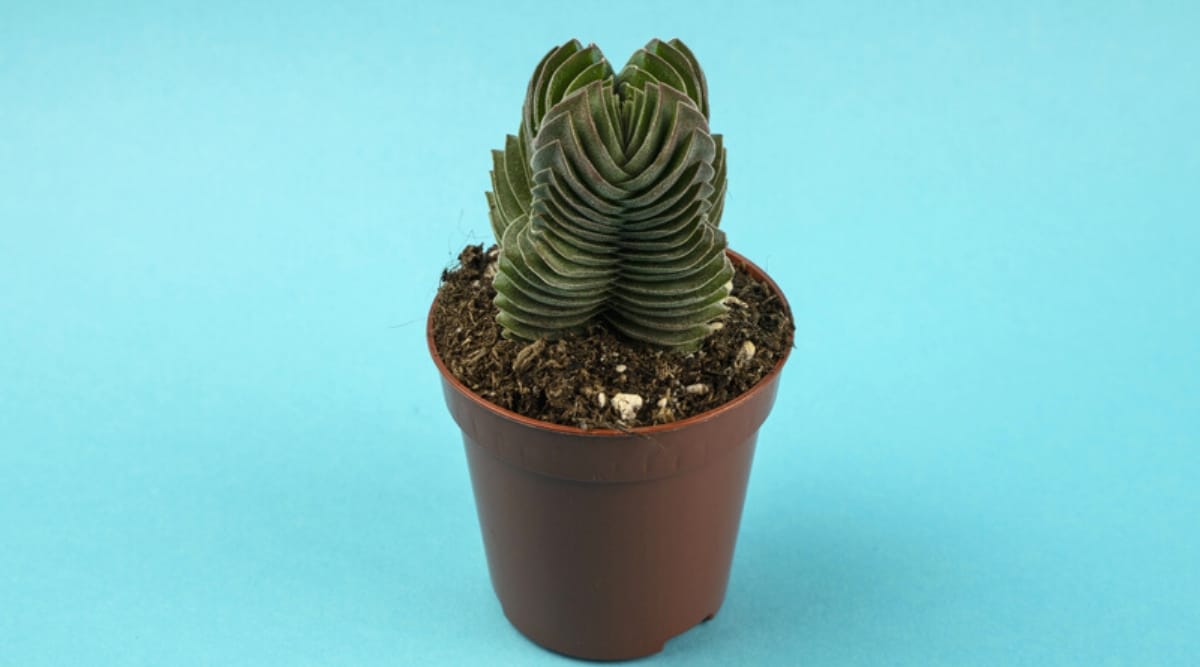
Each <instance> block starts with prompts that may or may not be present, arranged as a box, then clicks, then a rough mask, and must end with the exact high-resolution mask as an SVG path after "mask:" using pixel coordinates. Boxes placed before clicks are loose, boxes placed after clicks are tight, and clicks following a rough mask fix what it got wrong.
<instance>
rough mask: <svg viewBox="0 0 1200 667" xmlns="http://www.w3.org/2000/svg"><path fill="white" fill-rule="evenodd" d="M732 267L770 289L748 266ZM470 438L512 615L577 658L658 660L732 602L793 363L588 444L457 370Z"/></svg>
mask: <svg viewBox="0 0 1200 667" xmlns="http://www.w3.org/2000/svg"><path fill="white" fill-rule="evenodd" d="M729 256H730V259H731V260H733V262H734V263H735V264H737V265H739V266H740V267H742V268H743V269H744V270H746V271H747V272H748V273H749V274H750V275H752V276H754V277H755V278H757V279H758V280H761V281H764V282H765V283H766V284H767V285H768V286H769V287H770V288H771V289H772V290H773V291H774V292H775V293H776V294H777V295H779V299H780V300H781V301H782V302H783V304H784V307H785V308H786V307H787V302H786V300H784V297H783V293H782V292H781V291H780V290H779V287H778V286H777V285H776V284H775V283H774V282H773V281H771V279H770V278H769V277H768V276H767V275H766V274H765V273H763V271H762V270H761V269H759V268H758V267H757V266H755V265H754V264H752V263H750V262H749V261H747V260H746V259H745V258H744V257H742V256H740V255H738V254H736V253H734V252H732V251H730V252H729ZM429 321H430V328H429V330H428V332H427V338H428V341H429V349H430V352H431V353H432V355H433V359H434V362H435V363H436V364H437V367H438V370H439V371H440V372H441V374H442V388H443V393H444V394H445V398H446V404H447V406H448V407H449V408H450V413H451V414H452V415H453V416H454V420H455V421H456V422H457V423H458V425H459V427H460V428H461V429H462V433H463V443H464V444H465V446H466V451H467V463H468V465H469V468H470V474H471V484H472V486H473V488H474V491H475V505H476V508H477V510H478V513H479V524H480V528H481V529H482V531H483V543H484V549H485V551H486V553H487V561H488V569H489V571H490V573H491V578H492V586H493V588H495V590H496V595H497V597H499V599H500V604H501V606H502V607H503V609H504V614H505V616H507V617H508V619H509V621H510V622H511V623H512V624H513V625H514V626H515V627H516V628H517V629H518V630H520V631H521V632H522V633H523V634H524V635H525V636H526V637H528V638H530V639H531V640H533V641H534V642H536V643H538V644H540V645H542V646H543V647H545V648H548V649H550V650H552V651H557V652H559V653H563V654H566V655H570V656H575V657H580V658H588V659H592V660H621V659H627V658H636V657H640V656H645V655H649V654H652V653H657V652H659V651H661V650H662V648H663V644H664V643H665V642H666V641H667V640H668V639H670V638H672V637H674V636H676V635H678V634H680V633H682V632H684V631H685V630H687V629H689V628H691V627H693V626H695V625H697V624H698V623H700V622H702V621H706V620H708V619H710V618H712V617H713V615H714V614H716V613H717V610H718V609H719V608H720V607H721V602H722V601H723V600H724V597H725V587H726V583H727V582H728V580H729V567H730V563H731V561H732V559H733V548H734V543H735V541H736V539H737V532H738V523H739V521H740V520H741V514H742V504H743V501H744V499H745V496H746V483H747V480H748V479H749V475H750V463H751V460H752V458H753V456H754V445H755V440H756V439H757V435H758V428H759V426H760V425H762V423H763V420H765V419H766V417H767V413H768V412H770V410H771V406H772V404H773V403H774V401H775V393H776V389H777V388H778V386H779V374H780V371H781V370H782V368H783V364H784V362H785V361H786V360H787V355H786V353H785V355H784V357H783V358H781V359H780V360H779V363H778V364H776V366H775V368H774V369H773V370H772V371H771V372H770V374H768V375H767V376H766V377H765V378H763V379H762V380H761V381H760V382H759V383H758V384H756V385H755V386H754V387H752V388H751V389H750V390H749V391H748V392H746V393H744V394H742V395H741V396H738V397H737V398H735V399H734V400H732V401H730V402H728V403H726V404H724V405H722V406H720V407H718V408H715V409H713V410H710V411H708V412H704V413H702V414H699V415H696V416H694V417H691V418H688V419H684V420H681V421H678V422H674V423H671V424H663V425H660V426H652V427H645V428H637V429H633V430H632V431H630V432H621V431H614V430H591V431H584V430H581V429H578V428H574V427H570V426H559V425H556V424H549V423H546V422H541V421H537V420H534V419H530V418H528V417H523V416H521V415H518V414H516V413H514V412H511V411H509V410H505V409H503V408H500V407H498V406H496V405H494V404H492V403H489V402H488V401H486V400H484V399H483V398H480V397H479V396H477V395H476V394H474V393H472V392H471V391H470V390H469V389H467V388H466V387H465V386H464V385H463V384H462V383H460V382H459V381H458V380H457V379H456V378H455V377H454V376H453V375H451V374H450V373H449V371H447V370H446V367H445V365H444V364H443V363H442V360H441V358H440V357H439V355H438V351H437V349H436V347H435V346H434V342H433V335H432V321H433V311H432V309H431V310H430V320H429Z"/></svg>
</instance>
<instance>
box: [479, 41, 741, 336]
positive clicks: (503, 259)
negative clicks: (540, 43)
mask: <svg viewBox="0 0 1200 667" xmlns="http://www.w3.org/2000/svg"><path fill="white" fill-rule="evenodd" d="M493 161H494V168H493V171H492V173H491V175H492V191H491V192H488V193H487V200H488V207H489V212H490V216H491V222H492V229H493V231H494V232H495V235H496V239H497V240H498V242H499V244H500V258H499V263H498V267H497V269H498V270H497V273H496V277H495V279H494V285H495V288H496V292H497V295H496V299H495V303H496V306H497V309H498V311H499V314H498V316H497V321H498V322H499V323H500V325H501V326H502V327H503V329H504V333H505V335H506V336H507V337H509V338H515V339H522V340H535V339H539V338H547V339H555V338H559V337H561V336H562V335H564V334H566V333H568V332H571V331H578V330H581V329H583V328H585V327H586V326H588V325H589V324H591V323H593V322H596V321H603V322H606V323H608V324H609V325H610V326H611V327H612V328H613V329H615V330H616V331H618V332H620V333H622V334H624V335H626V336H628V337H630V338H634V339H638V340H642V341H647V342H649V343H653V344H656V345H660V346H663V347H671V348H682V349H692V348H696V347H698V346H699V345H700V343H701V342H702V340H703V339H704V337H705V336H707V335H708V334H709V333H711V332H712V331H713V329H714V327H713V324H714V322H716V321H717V320H719V319H720V318H721V316H722V315H723V314H724V313H725V310H726V306H725V299H726V298H727V297H728V296H729V293H730V290H731V287H732V278H733V267H732V265H731V264H730V263H729V260H728V258H727V257H726V255H725V235H724V233H723V232H721V231H720V230H719V229H718V224H719V222H720V218H721V210H722V205H723V203H724V196H725V149H724V147H723V146H722V143H721V135H719V134H711V133H710V132H709V129H708V90H707V87H706V84H705V80H704V74H703V73H702V72H701V70H700V65H699V64H698V63H697V62H696V58H695V56H693V55H692V52H691V51H690V50H689V49H688V48H687V46H685V45H684V44H683V42H680V41H679V40H675V39H673V40H671V41H669V42H662V41H659V40H657V39H656V40H651V41H650V42H649V43H648V44H646V46H645V47H643V48H642V49H640V50H639V51H637V52H636V53H634V54H633V56H632V57H631V58H630V59H629V62H628V64H626V65H625V67H624V68H623V69H622V70H621V71H620V73H616V74H614V72H613V69H612V67H611V66H610V65H609V63H608V61H607V60H606V59H605V58H604V55H603V54H602V53H601V52H600V49H598V48H597V47H596V46H595V45H591V46H588V47H586V48H585V47H583V46H582V45H581V44H580V43H579V42H578V41H576V40H572V41H570V42H567V43H566V44H563V45H562V46H559V47H557V48H554V49H552V50H551V51H550V52H549V53H548V54H546V56H545V57H544V58H542V60H541V62H540V63H538V66H537V68H536V69H535V70H534V73H533V77H532V79H531V80H530V82H529V88H528V91H527V92H526V96H525V105H524V109H523V114H522V119H521V125H520V128H519V130H518V132H517V134H516V136H513V135H508V137H507V138H506V140H505V144H504V150H502V151H493Z"/></svg>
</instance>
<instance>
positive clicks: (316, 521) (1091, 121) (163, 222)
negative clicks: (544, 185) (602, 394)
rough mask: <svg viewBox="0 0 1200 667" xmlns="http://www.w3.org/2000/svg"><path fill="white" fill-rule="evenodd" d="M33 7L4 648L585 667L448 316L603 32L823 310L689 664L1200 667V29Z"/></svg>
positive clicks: (5, 215) (194, 6) (1148, 11)
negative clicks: (541, 638) (557, 60)
mask: <svg viewBox="0 0 1200 667" xmlns="http://www.w3.org/2000/svg"><path fill="white" fill-rule="evenodd" d="M23 4H24V6H21V4H19V3H15V2H9V3H4V5H3V7H2V8H0V232H2V234H0V664H3V665H6V666H7V665H20V666H22V667H24V666H32V665H67V664H89V665H107V664H120V665H217V664H219V665H267V664H289V665H374V664H379V665H384V664H387V665H395V664H423V665H424V664H428V665H441V664H447V665H449V664H485V663H486V664H496V665H536V664H562V663H564V662H565V660H564V659H563V658H560V657H558V656H555V655H552V654H549V653H546V652H543V651H541V650H540V649H538V648H536V647H535V646H534V645H532V644H530V643H528V642H527V641H525V640H524V639H523V638H522V637H521V636H520V635H518V634H517V633H516V632H515V631H514V630H513V629H512V628H511V627H510V626H509V625H508V623H507V622H506V621H505V620H504V618H503V616H502V615H501V612H500V608H499V605H498V603H497V602H496V600H495V597H494V595H493V593H492V591H491V589H490V585H489V583H488V580H487V573H486V568H485V563H484V558H483V553H482V546H481V541H480V538H479V533H478V526H477V523H476V519H475V512H474V506H473V501H472V498H471V494H470V487H469V483H468V479H467V474H466V466H465V462H464V458H463V453H462V449H461V444H460V441H459V436H458V432H457V429H456V428H455V426H454V425H453V423H452V421H451V420H450V417H449V416H448V414H447V413H446V412H445V410H444V407H443V405H442V398H441V395H440V393H439V386H438V378H437V374H436V371H435V370H434V368H433V365H432V363H431V362H430V360H429V358H428V355H427V353H426V350H425V343H424V332H423V318H424V316H425V313H426V311H427V308H428V306H429V303H430V300H431V298H432V297H433V295H434V292H435V289H436V284H437V279H438V275H439V273H440V271H441V270H442V269H443V268H444V267H446V266H448V265H450V264H451V263H452V262H453V259H454V257H455V256H456V254H457V252H458V250H459V249H461V248H462V246H463V245H465V244H467V243H477V242H490V238H489V236H490V232H489V228H488V224H487V218H486V205H485V202H484V198H483V194H482V193H483V191H484V190H485V189H486V188H487V187H488V176H487V171H488V169H489V167H490V157H489V153H488V151H489V150H490V149H492V148H495V147H499V146H500V145H501V142H502V140H503V136H504V134H505V133H506V132H511V131H514V130H515V129H516V126H517V122H518V118H519V108H520V104H521V101H522V98H523V94H524V89H525V85H526V80H527V77H528V76H529V74H530V72H531V71H532V68H533V66H534V64H535V63H536V62H537V60H538V59H539V58H540V57H541V56H542V54H543V53H544V52H545V51H546V50H547V49H549V48H550V47H551V46H552V45H554V44H556V43H560V42H562V41H564V40H565V39H567V38H569V37H572V36H577V37H579V38H581V39H583V40H584V41H595V42H597V43H598V44H600V46H601V47H602V48H603V49H605V51H606V52H607V53H608V55H609V56H610V58H611V59H612V60H613V61H615V62H616V63H617V64H618V65H619V64H620V63H623V62H624V61H625V59H626V57H627V56H628V54H629V53H631V52H632V51H633V50H634V49H636V48H637V47H639V46H640V45H641V44H643V43H644V42H645V41H646V40H647V39H649V38H650V37H653V36H661V37H664V38H666V37H672V36H679V37H682V38H684V39H685V40H686V41H687V42H688V43H689V44H690V45H691V46H692V48H693V49H694V50H695V51H696V53H697V54H698V56H699V58H700V60H701V62H702V63H703V65H704V66H705V68H706V70H707V73H708V77H709V84H710V88H711V91H712V108H713V114H712V115H713V127H714V129H715V130H716V131H720V132H723V133H724V134H725V135H726V137H727V145H728V146H729V162H730V191H729V198H728V204H727V208H726V211H725V218H724V227H725V229H726V230H727V232H728V234H729V237H730V239H731V245H732V247H734V248H735V249H737V250H739V251H741V252H742V253H744V254H746V255H748V256H749V257H751V258H752V259H754V260H755V261H756V262H758V263H759V264H761V265H762V266H764V267H766V268H767V269H768V270H769V271H770V272H771V273H772V275H773V276H774V277H775V278H776V280H777V281H778V282H779V283H780V284H781V285H782V286H783V288H784V289H785V291H786V292H787V294H788V296H789V297H790V299H791V301H792V304H793V306H794V308H795V311H796V314H797V318H798V324H799V330H798V336H797V346H796V350H795V352H794V354H793V356H792V360H791V362H790V365H789V367H788V369H787V371H786V372H785V374H784V382H783V386H782V391H781V395H780V397H779V403H778V406H777V409H776V411H775V413H774V414H773V415H772V418H771V419H770V420H769V421H768V423H767V424H766V426H765V427H764V428H763V430H762V433H761V439H760V446H759V452H758V456H757V461H756V464H755V470H754V473H753V478H752V480H751V488H750V492H749V496H748V499H747V504H746V510H745V518H744V521H743V525H742V532H741V538H740V542H739V545H738V552H737V556H736V559H735V563H734V568H733V573H732V579H731V583H730V589H729V595H728V599H727V601H726V604H725V606H724V608H723V610H722V613H721V614H720V615H719V616H718V617H717V620H716V621H715V622H714V623H710V624H707V625H705V626H703V627H701V628H698V629H696V630H694V631H692V632H689V633H687V634H685V635H683V636H682V637H680V638H678V639H676V640H674V641H672V642H670V643H669V644H668V646H667V648H666V651H665V653H663V654H662V655H661V656H660V657H659V658H657V659H655V661H654V662H653V663H648V664H687V665H730V664H739V663H745V664H767V663H769V662H770V661H771V660H775V661H777V662H779V663H780V664H812V665H818V664H821V665H824V664H830V665H834V664H847V665H881V664H887V665H896V664H912V665H963V664H976V665H1013V664H1029V665H1051V664H1077V665H1169V664H1196V661H1197V660H1200V658H1198V654H1200V511H1198V510H1200V490H1198V487H1197V479H1198V478H1200V295H1198V285H1200V204H1198V203H1197V186H1198V185H1200V121H1198V120H1197V119H1198V118H1200V83H1198V82H1200V47H1198V46H1197V35H1198V34H1200V10H1198V6H1197V5H1196V4H1194V3H1186V2H1183V3H1166V2H1164V3H1141V2H1125V3H1096V2H1082V3H1059V5H1060V6H1058V7H1056V8H1050V7H1045V6H1043V4H1044V3H1042V2H1028V3H1011V4H1006V3H998V4H1004V6H1003V7H996V8H993V9H990V10H978V9H966V8H964V7H962V6H960V5H961V4H962V3H932V2H928V3H926V2H922V3H912V4H903V5H895V6H889V7H887V8H882V7H879V6H875V4H874V3H869V4H861V5H845V4H843V3H830V4H828V5H807V4H806V5H804V6H800V5H792V4H784V3H778V4H763V3H753V2H741V3H707V2H689V3H681V4H676V5H657V4H655V5H653V6H648V7H643V6H641V4H642V3H623V2H606V3H576V2H572V3H562V4H560V5H559V6H557V7H555V8H554V9H547V7H549V5H546V4H543V3H540V2H506V3H504V6H503V9H497V8H493V6H492V5H488V6H483V5H480V6H470V5H460V6H447V7H437V8H435V7H432V6H431V5H434V4H437V3H427V2H425V3H408V4H404V3H400V4H396V3H380V4H369V5H353V6H350V5H347V6H336V7H335V6H328V5H326V3H315V4H301V5H296V6H291V5H290V4H289V3H278V4H262V5H257V6H240V7H234V6H232V5H231V6H228V7H224V8H218V7H214V6H211V5H210V4H209V3H181V4H177V5H174V6H173V7H172V8H162V7H157V6H154V5H157V4H158V3H154V4H153V5H151V4H147V5H145V6H136V5H128V6H127V7H126V8H125V9H121V10H115V9H113V8H111V7H110V8H100V7H92V6H89V5H85V4H82V3H81V4H79V5H71V4H58V3H23ZM733 4H736V5H737V6H736V7H734V6H733ZM497 6H498V3H497Z"/></svg>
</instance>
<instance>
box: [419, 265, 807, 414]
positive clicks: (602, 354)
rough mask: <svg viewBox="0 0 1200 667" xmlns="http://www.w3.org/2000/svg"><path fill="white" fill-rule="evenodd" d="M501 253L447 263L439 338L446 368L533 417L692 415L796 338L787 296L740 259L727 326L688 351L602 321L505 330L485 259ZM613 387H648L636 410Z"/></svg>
mask: <svg viewBox="0 0 1200 667" xmlns="http://www.w3.org/2000/svg"><path fill="white" fill-rule="evenodd" d="M495 259H496V249H495V247H493V248H491V249H489V250H487V251H485V250H484V248H483V246H482V245H476V246H467V247H466V248H465V249H464V250H463V252H462V254H461V255H459V266H458V267H456V268H454V269H451V270H447V271H445V272H443V274H442V284H441V286H440V287H439V289H438V297H437V303H436V305H435V308H434V313H433V336H434V344H435V345H436V346H437V349H438V352H439V354H440V355H441V357H442V362H443V363H444V364H445V365H446V368H448V369H449V370H450V372H451V373H453V374H454V375H455V377H457V378H458V379H459V381H461V382H462V383H463V384H465V385H466V386H467V387H469V388H470V389H471V391H474V392H475V393H476V394H478V395H480V396H482V397H483V398H485V399H487V400H488V401H491V402H492V403H495V404H496V405H499V406H501V407H504V408H507V409H509V410H512V411H513V412H516V413H518V414H521V415H525V416H527V417H531V418H533V419H538V420H541V421H547V422H553V423H556V424H566V425H570V426H577V427H580V428H584V429H590V428H617V429H628V428H633V427H637V426H648V425H651V424H663V423H667V422H672V421H675V420H678V419H684V418H687V417H691V416H693V415H697V414H700V413H701V412H705V411H706V410H711V409H712V408H715V407H717V406H719V405H721V404H723V403H726V402H728V401H730V400H732V399H733V398H736V397H737V396H738V395H740V394H742V393H743V392H745V391H746V390H748V389H749V388H750V387H752V386H754V384H755V383H757V382H758V381H759V380H761V379H762V378H763V377H764V376H765V375H766V374H767V373H769V372H770V371H771V369H772V368H774V366H775V363H776V362H777V361H778V360H779V359H780V358H781V357H782V356H783V355H784V354H785V353H786V352H787V349H788V347H789V346H791V344H792V331H793V327H792V322H791V318H790V317H789V316H788V313H787V312H786V311H785V310H784V308H783V304H782V303H780V301H779V299H778V298H777V297H776V296H775V295H774V294H773V293H772V292H771V291H770V290H769V289H768V288H767V287H766V286H765V285H763V284H762V283H759V282H757V281H755V280H754V279H752V278H750V277H749V276H747V275H746V274H744V273H743V272H742V271H741V270H740V269H739V270H738V272H737V275H736V276H735V277H734V280H733V296H734V297H736V299H737V300H734V301H731V306H730V309H729V313H728V315H727V316H726V319H725V320H724V327H723V328H722V329H721V330H719V331H717V332H715V333H714V334H712V335H711V336H709V337H708V338H707V339H705V341H704V344H703V345H702V346H701V348H700V349H699V350H697V351H695V352H692V353H681V352H676V351H672V350H663V349H659V348H656V347H653V346H650V345H646V344H644V343H639V342H636V341H630V340H627V339H625V338H622V337H618V336H617V335H616V334H614V333H613V332H612V331H610V330H609V329H608V328H607V327H605V326H603V325H595V326H593V327H591V328H589V329H588V330H587V331H585V332H582V333H580V334H572V335H568V336H566V337H564V338H563V339H561V340H558V341H543V340H539V341H536V342H533V343H527V342H522V341H512V340H508V339H505V338H502V337H501V329H500V325H498V324H496V320H495V316H496V307H495V306H494V305H493V304H492V298H493V297H495V295H496V291H495V290H494V289H493V288H492V282H491V278H490V275H491V273H490V272H488V266H489V264H493V263H494V262H495ZM494 270H495V269H494V267H493V268H492V271H494ZM747 341H749V342H750V343H751V344H752V345H753V348H752V349H753V354H752V356H748V354H747V353H748V352H749V351H750V349H751V348H750V346H748V345H746V343H747ZM739 355H740V356H739ZM616 394H637V395H639V396H641V397H642V399H643V400H644V404H643V406H642V407H641V409H640V410H638V411H637V415H636V417H634V418H632V419H628V420H622V419H621V418H620V414H619V413H618V411H617V410H616V408H615V407H614V405H613V401H612V398H613V396H615V395H616Z"/></svg>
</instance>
